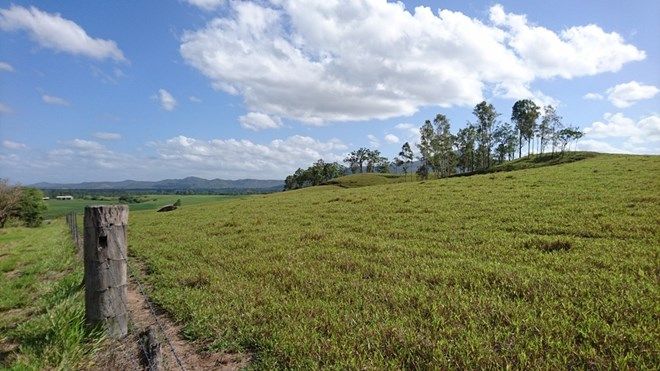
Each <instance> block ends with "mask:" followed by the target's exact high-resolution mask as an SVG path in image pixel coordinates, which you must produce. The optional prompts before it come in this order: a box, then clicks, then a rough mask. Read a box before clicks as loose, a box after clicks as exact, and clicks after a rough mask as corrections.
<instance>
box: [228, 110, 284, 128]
mask: <svg viewBox="0 0 660 371" xmlns="http://www.w3.org/2000/svg"><path fill="white" fill-rule="evenodd" d="M238 121H239V122H240V123H241V126H242V127H244V128H246V129H249V130H254V131H259V130H264V129H277V128H279V127H281V126H282V121H281V120H280V119H279V117H271V116H268V115H266V114H263V113H260V112H250V113H248V114H247V115H243V116H241V117H239V118H238Z"/></svg>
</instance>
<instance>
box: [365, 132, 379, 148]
mask: <svg viewBox="0 0 660 371" xmlns="http://www.w3.org/2000/svg"><path fill="white" fill-rule="evenodd" d="M367 140H369V147H373V148H378V147H379V146H380V141H379V140H378V138H376V136H375V135H373V134H369V135H367Z"/></svg>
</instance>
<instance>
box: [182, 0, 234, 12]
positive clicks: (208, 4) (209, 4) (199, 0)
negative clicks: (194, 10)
mask: <svg viewBox="0 0 660 371" xmlns="http://www.w3.org/2000/svg"><path fill="white" fill-rule="evenodd" d="M185 1H186V2H187V3H188V4H190V5H193V6H196V7H198V8H200V9H203V10H206V11H211V10H214V9H216V8H218V7H219V6H220V5H222V4H224V2H225V0H185Z"/></svg>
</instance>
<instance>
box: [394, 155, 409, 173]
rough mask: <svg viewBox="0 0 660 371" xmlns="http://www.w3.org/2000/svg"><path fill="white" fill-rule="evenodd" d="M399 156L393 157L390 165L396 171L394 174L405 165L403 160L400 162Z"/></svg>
mask: <svg viewBox="0 0 660 371" xmlns="http://www.w3.org/2000/svg"><path fill="white" fill-rule="evenodd" d="M400 155H401V154H399V156H400ZM399 156H397V157H394V161H392V165H393V166H394V168H395V169H396V173H397V174H398V173H399V168H401V166H403V164H405V163H406V162H405V161H404V160H402V159H401V157H399Z"/></svg>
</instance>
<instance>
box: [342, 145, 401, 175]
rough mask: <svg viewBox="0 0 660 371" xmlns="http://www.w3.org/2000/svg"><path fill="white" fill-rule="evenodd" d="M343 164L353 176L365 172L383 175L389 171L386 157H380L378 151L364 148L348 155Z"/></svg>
mask: <svg viewBox="0 0 660 371" xmlns="http://www.w3.org/2000/svg"><path fill="white" fill-rule="evenodd" d="M344 162H345V163H346V164H348V168H349V169H350V170H351V172H352V173H353V174H355V173H357V172H360V173H364V172H365V170H366V172H367V173H374V172H378V173H384V172H388V171H389V166H390V163H389V161H388V160H387V157H384V156H382V155H381V154H380V151H379V150H377V149H374V150H372V149H369V148H364V147H362V148H359V149H357V150H355V151H353V152H351V153H349V154H348V156H346V158H345V159H344ZM358 170H359V171H358Z"/></svg>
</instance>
